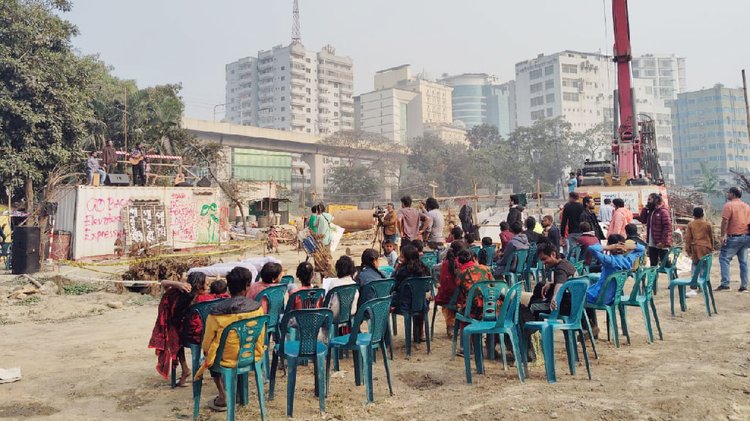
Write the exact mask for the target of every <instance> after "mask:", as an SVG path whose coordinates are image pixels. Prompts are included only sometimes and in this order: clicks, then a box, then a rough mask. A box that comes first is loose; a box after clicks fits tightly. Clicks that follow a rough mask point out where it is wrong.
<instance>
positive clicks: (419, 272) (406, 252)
mask: <svg viewBox="0 0 750 421" xmlns="http://www.w3.org/2000/svg"><path fill="white" fill-rule="evenodd" d="M415 242H416V241H413V242H412V243H411V244H409V245H407V246H406V247H403V248H402V249H401V257H399V260H401V263H400V264H399V267H398V269H397V270H396V272H395V273H394V275H393V278H394V279H395V280H396V289H398V286H399V284H401V283H402V282H404V281H406V280H407V279H411V278H420V277H424V276H430V269H429V268H427V266H425V265H424V263H422V258H421V256H420V255H419V250H417V247H415V245H414V243H415ZM391 306H392V307H395V308H396V309H397V311H398V312H399V313H406V312H408V311H410V310H411V307H412V302H411V294H403V295H401V296H399V295H398V294H395V295H394V296H393V302H392V304H391ZM429 308H430V307H429V303H428V302H427V299H425V301H424V311H425V312H427V311H428V310H429ZM423 317H424V315H422V314H419V315H416V316H414V320H413V323H414V324H415V326H418V332H419V336H418V338H420V340H421V338H422V337H423V335H424V332H423V331H422V329H423V327H424V318H423Z"/></svg>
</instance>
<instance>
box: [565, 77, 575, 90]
mask: <svg viewBox="0 0 750 421" xmlns="http://www.w3.org/2000/svg"><path fill="white" fill-rule="evenodd" d="M562 86H563V87H564V88H577V87H578V79H569V78H563V80H562Z"/></svg>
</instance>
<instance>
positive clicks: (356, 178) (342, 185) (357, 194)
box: [328, 161, 379, 202]
mask: <svg viewBox="0 0 750 421" xmlns="http://www.w3.org/2000/svg"><path fill="white" fill-rule="evenodd" d="M328 185H329V188H330V193H331V195H333V196H334V197H335V198H336V200H341V201H345V202H351V201H363V200H371V199H375V198H377V197H378V195H379V192H378V186H379V183H378V178H377V177H375V176H374V174H373V170H372V169H371V167H369V166H366V165H364V164H362V163H358V162H356V161H352V163H350V164H345V165H340V166H338V167H334V168H333V170H332V172H331V176H330V178H329V181H328Z"/></svg>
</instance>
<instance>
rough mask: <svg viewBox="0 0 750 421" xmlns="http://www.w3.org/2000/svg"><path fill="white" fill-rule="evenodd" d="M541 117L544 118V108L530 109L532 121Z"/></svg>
mask: <svg viewBox="0 0 750 421" xmlns="http://www.w3.org/2000/svg"><path fill="white" fill-rule="evenodd" d="M543 118H544V110H539V111H532V112H531V120H532V121H536V120H541V119H543Z"/></svg>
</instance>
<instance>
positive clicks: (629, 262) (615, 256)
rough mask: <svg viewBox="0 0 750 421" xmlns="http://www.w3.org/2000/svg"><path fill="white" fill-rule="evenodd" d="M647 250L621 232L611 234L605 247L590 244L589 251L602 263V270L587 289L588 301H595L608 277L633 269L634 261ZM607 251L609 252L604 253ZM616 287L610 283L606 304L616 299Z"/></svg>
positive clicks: (605, 296)
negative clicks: (628, 239)
mask: <svg viewBox="0 0 750 421" xmlns="http://www.w3.org/2000/svg"><path fill="white" fill-rule="evenodd" d="M645 250H646V249H645V248H644V247H643V245H641V244H637V243H635V242H632V241H628V242H627V243H626V242H625V237H623V236H622V235H619V234H612V235H610V236H609V237H608V238H607V245H606V246H604V247H602V245H601V244H594V245H592V246H589V248H588V251H589V253H590V254H591V257H592V258H593V259H596V260H598V261H599V262H600V263H601V265H602V272H601V274H600V275H599V280H598V281H596V283H594V284H592V285H591V286H589V288H588V289H587V290H586V301H587V302H589V303H591V304H593V303H595V302H596V300H597V298H598V297H599V291H600V290H601V288H602V285H604V281H605V280H606V279H607V277H608V276H609V275H611V274H613V273H615V272H619V271H622V270H630V269H632V268H633V263H634V262H635V261H637V260H638V259H639V258H640V257H641V256H642V255H643V253H644V252H645ZM605 251H606V252H609V254H606V253H604V252H605ZM616 287H617V286H616V285H615V284H614V283H610V284H609V286H608V287H607V291H606V293H605V295H604V304H612V302H613V301H614V300H615V290H616Z"/></svg>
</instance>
